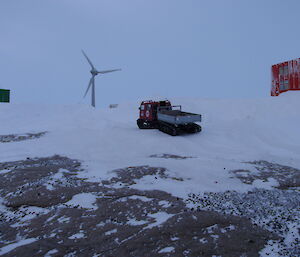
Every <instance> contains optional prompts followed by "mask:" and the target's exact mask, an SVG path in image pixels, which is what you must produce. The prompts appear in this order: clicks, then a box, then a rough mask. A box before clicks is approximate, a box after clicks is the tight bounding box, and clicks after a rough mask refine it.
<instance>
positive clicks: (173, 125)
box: [137, 100, 201, 136]
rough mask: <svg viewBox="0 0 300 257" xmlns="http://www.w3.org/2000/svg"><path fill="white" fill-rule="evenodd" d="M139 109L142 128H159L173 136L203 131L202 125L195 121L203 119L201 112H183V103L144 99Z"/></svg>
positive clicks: (139, 120) (139, 125) (139, 121)
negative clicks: (174, 103)
mask: <svg viewBox="0 0 300 257" xmlns="http://www.w3.org/2000/svg"><path fill="white" fill-rule="evenodd" d="M139 110H140V117H139V119H138V120H137V125H138V127H139V128H140V129H159V130H160V131H162V132H164V133H166V134H169V135H172V136H177V135H179V134H183V133H197V132H200V131H201V126H199V125H198V124H196V123H195V122H200V121H201V115H200V114H195V113H189V112H182V111H181V105H173V106H172V105H171V102H170V101H168V100H165V101H151V100H149V101H143V102H141V105H140V108H139Z"/></svg>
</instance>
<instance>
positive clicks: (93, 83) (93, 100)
mask: <svg viewBox="0 0 300 257" xmlns="http://www.w3.org/2000/svg"><path fill="white" fill-rule="evenodd" d="M81 51H82V53H83V55H84V56H85V58H86V59H87V61H88V63H89V64H90V65H91V68H92V69H91V71H90V72H91V74H92V77H91V79H90V82H89V84H88V87H87V89H86V91H85V94H84V97H85V96H86V94H87V93H88V91H89V89H90V87H91V86H92V106H93V107H95V106H96V104H95V77H96V76H97V75H98V74H104V73H109V72H114V71H119V70H121V69H114V70H103V71H97V70H96V68H95V67H94V65H93V64H92V62H91V60H90V59H89V58H88V57H87V55H86V53H85V52H84V51H83V50H81Z"/></svg>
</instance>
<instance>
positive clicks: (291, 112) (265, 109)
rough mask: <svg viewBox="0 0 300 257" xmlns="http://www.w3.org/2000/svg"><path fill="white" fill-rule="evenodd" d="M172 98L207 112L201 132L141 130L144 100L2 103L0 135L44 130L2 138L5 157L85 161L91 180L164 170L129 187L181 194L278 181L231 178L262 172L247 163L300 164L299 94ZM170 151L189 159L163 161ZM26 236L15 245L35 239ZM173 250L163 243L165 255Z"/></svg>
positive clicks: (0, 159)
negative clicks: (108, 104) (97, 104)
mask: <svg viewBox="0 0 300 257" xmlns="http://www.w3.org/2000/svg"><path fill="white" fill-rule="evenodd" d="M142 100H145V99H142ZM169 100H171V102H172V103H173V104H176V105H177V104H181V105H182V107H183V110H184V111H188V112H194V113H200V114H202V118H203V121H202V122H201V126H202V128H203V130H202V132H201V133H199V134H193V135H183V136H177V137H172V136H169V135H166V134H163V133H162V132H160V131H158V130H139V129H138V128H137V126H136V119H137V117H138V107H139V101H137V102H135V103H129V104H119V105H118V107H117V108H114V109H108V108H107V109H93V108H91V107H88V106H80V105H73V106H70V105H68V106H63V105H62V106H51V105H28V104H27V105H25V104H0V117H1V125H0V135H11V134H20V135H24V134H26V135H27V134H28V133H29V134H30V135H31V134H32V135H33V134H38V133H41V132H46V134H42V136H41V137H39V138H37V139H31V140H23V141H14V142H10V143H0V162H11V161H18V160H24V159H26V158H35V157H48V156H53V155H56V154H58V155H61V156H67V157H69V158H72V159H76V160H79V161H80V162H81V163H82V164H83V166H84V172H82V173H80V174H78V177H80V178H87V179H88V180H87V181H89V182H101V181H102V180H104V179H105V180H108V179H111V178H112V177H113V176H114V173H112V172H111V171H112V170H115V169H120V168H125V167H133V166H145V165H149V166H150V167H164V168H166V169H167V175H168V176H167V177H166V178H163V177H155V176H154V175H149V176H143V177H142V178H140V179H136V180H135V184H132V185H130V188H132V189H138V190H155V189H157V190H162V191H165V192H168V193H170V194H172V195H173V196H175V197H180V198H183V199H188V198H189V197H190V195H191V194H197V195H198V194H203V193H206V192H213V193H222V192H225V191H228V190H230V191H236V192H238V193H241V194H243V193H246V192H248V191H250V190H256V189H272V188H273V187H274V186H277V185H278V181H276V180H275V179H272V178H270V179H267V180H266V179H256V180H255V181H254V182H253V183H248V184H246V183H243V182H242V181H241V180H240V179H238V178H237V177H233V176H232V173H231V172H230V171H233V170H247V171H249V172H253V173H257V170H256V169H255V167H254V165H252V164H250V163H249V162H253V161H259V160H263V161H267V162H269V163H278V164H281V165H287V166H291V167H295V168H298V169H299V168H300V134H299V128H300V115H299V110H300V94H299V92H289V93H285V94H282V95H281V96H279V97H267V98H262V99H178V98H177V99H169ZM166 154H169V155H173V156H182V157H191V158H161V157H165V155H166ZM1 172H2V171H0V173H1ZM3 172H7V171H3ZM171 178H179V179H171ZM115 187H118V184H116V185H115ZM83 196H84V197H83ZM80 197H81V198H82V199H81V198H80V199H79V198H78V197H77V198H78V199H77V198H74V199H72V204H73V202H76V204H77V202H78V201H86V203H87V204H88V205H91V206H93V203H94V201H95V196H93V195H91V199H89V200H88V201H87V200H86V199H85V198H88V197H89V194H82V195H81V196H80ZM70 204H71V202H70ZM93 208H94V207H93ZM157 220H159V219H157ZM149 226H150V225H149ZM151 226H155V224H154V225H153V224H151ZM26 240H27V239H26ZM26 240H24V241H21V242H20V243H19V244H17V245H24V244H28V243H29V242H31V241H30V240H31V239H30V240H29V239H28V240H29V241H28V240H27V241H26ZM7 249H9V248H8V247H6V248H2V252H6V251H8V250H7ZM172 249H173V248H172V247H166V248H165V249H162V250H161V252H162V253H163V252H172ZM0 250H1V249H0ZM263 253H264V252H262V254H263Z"/></svg>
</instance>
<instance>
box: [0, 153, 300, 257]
mask: <svg viewBox="0 0 300 257" xmlns="http://www.w3.org/2000/svg"><path fill="white" fill-rule="evenodd" d="M153 157H159V158H175V159H176V158H179V157H180V156H179V157H178V156H172V155H165V156H153ZM182 158H183V157H182ZM255 165H257V166H258V167H262V166H261V163H259V162H258V163H255ZM276 167H277V166H276ZM276 167H275V168H276ZM278 167H279V166H278ZM273 168H274V167H273ZM81 172H83V169H82V167H81V163H80V162H79V161H77V160H71V159H69V158H67V157H62V156H52V157H47V158H36V159H27V160H20V161H16V162H6V163H0V188H1V190H0V196H1V198H0V201H1V202H0V210H1V214H0V255H3V256H19V255H22V256H24V257H25V256H213V255H215V256H228V257H229V256H230V257H234V256H259V252H260V251H261V249H263V248H264V247H265V245H267V243H269V244H270V245H274V244H276V243H278V242H282V243H287V242H286V241H285V240H286V236H287V235H288V236H291V235H292V234H291V232H292V231H294V233H296V232H297V228H291V227H289V225H287V221H290V223H289V224H294V225H295V224H296V225H297V224H298V225H299V207H298V206H299V199H300V198H299V191H297V190H286V186H285V190H283V189H281V188H278V189H274V190H257V191H253V192H251V193H249V194H238V193H236V192H225V193H218V194H217V193H206V194H204V195H195V194H194V195H190V197H189V199H185V200H184V199H180V198H176V197H174V196H172V195H170V194H169V193H166V192H164V191H158V190H153V191H142V190H136V189H132V188H131V187H130V186H131V185H133V184H134V183H136V181H137V180H138V179H140V178H143V177H144V176H146V175H152V176H154V177H157V178H161V179H166V178H168V179H175V180H177V181H178V180H179V181H180V180H182V178H175V177H174V178H170V177H168V173H167V172H166V170H165V169H164V168H161V167H148V166H140V167H127V168H121V169H119V170H115V171H113V174H114V176H113V177H112V178H111V179H110V180H103V181H102V182H101V183H92V182H88V181H85V180H84V179H81V178H79V177H78V176H76V175H77V174H79V173H81ZM261 172H263V171H261ZM293 172H294V171H292V170H291V173H293ZM294 173H295V174H294ZM294 173H293V174H294V175H295V179H296V180H297V179H298V173H297V172H294ZM232 174H233V175H237V174H238V172H232ZM258 174H259V172H258V173H256V174H255V176H258ZM276 174H277V173H276ZM289 174H290V173H289ZM248 175H249V176H250V173H249V174H248ZM294 175H293V176H294ZM291 176H292V175H291ZM238 177H239V176H238ZM244 177H245V176H242V177H241V180H243V178H244ZM250 177H251V176H250ZM265 179H266V178H265ZM251 181H252V180H251V179H250V178H249V179H248V180H247V181H243V182H244V183H251ZM292 181H293V180H292ZM297 183H298V182H297ZM297 183H296V184H295V183H292V184H290V185H292V186H293V187H294V186H295V185H297ZM266 203H267V204H266ZM297 208H298V209H297ZM276 217H277V219H276ZM279 217H281V218H280V219H279ZM287 219H290V220H287ZM275 220H276V222H275ZM266 222H268V223H266ZM297 222H298V223H297ZM293 229H294V230H293ZM298 229H299V227H298ZM272 231H275V233H274V232H272ZM295 238H296V237H295ZM295 238H294V239H293V240H294V241H293V240H290V241H291V242H295V240H296V239H295ZM295 249H296V250H295ZM297 249H298V250H297ZM281 250H282V253H283V251H284V250H285V251H286V253H287V254H290V256H295V255H294V254H296V253H299V248H297V246H294V248H292V247H291V245H287V244H286V247H285V248H284V249H281ZM268 251H270V252H271V251H275V250H274V249H273V250H272V249H269V248H268ZM266 253H268V252H266Z"/></svg>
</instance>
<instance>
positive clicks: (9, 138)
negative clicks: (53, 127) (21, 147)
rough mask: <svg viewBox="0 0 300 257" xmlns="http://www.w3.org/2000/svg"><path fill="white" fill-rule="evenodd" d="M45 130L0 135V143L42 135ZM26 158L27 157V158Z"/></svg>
mask: <svg viewBox="0 0 300 257" xmlns="http://www.w3.org/2000/svg"><path fill="white" fill-rule="evenodd" d="M46 133H47V132H45V131H44V132H39V133H26V134H10V135H0V143H9V142H19V141H24V140H29V139H36V138H40V137H42V136H44V135H45V134H46ZM27 159H28V158H27Z"/></svg>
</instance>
